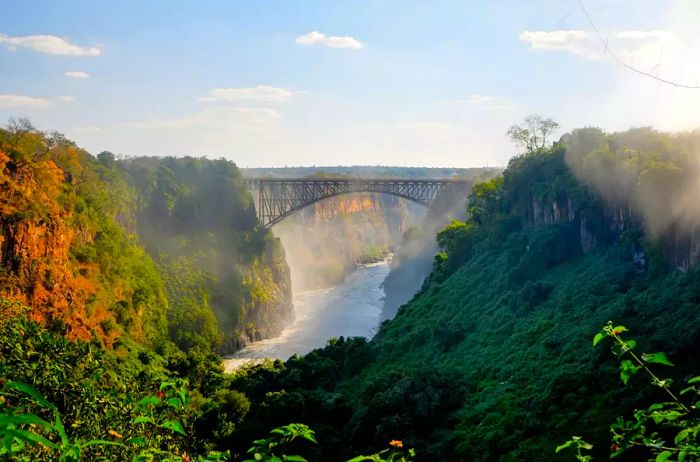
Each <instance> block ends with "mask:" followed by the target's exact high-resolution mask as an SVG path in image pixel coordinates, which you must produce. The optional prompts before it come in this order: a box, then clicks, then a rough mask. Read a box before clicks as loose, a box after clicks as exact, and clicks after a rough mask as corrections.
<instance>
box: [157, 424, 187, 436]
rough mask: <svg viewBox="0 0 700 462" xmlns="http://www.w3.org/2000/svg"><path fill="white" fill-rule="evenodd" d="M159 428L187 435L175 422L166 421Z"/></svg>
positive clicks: (180, 425)
mask: <svg viewBox="0 0 700 462" xmlns="http://www.w3.org/2000/svg"><path fill="white" fill-rule="evenodd" d="M160 426H161V427H162V428H165V429H166V430H170V431H171V432H175V433H179V434H181V435H187V433H185V429H184V428H183V427H182V424H181V423H180V422H178V421H177V420H166V421H165V422H163V423H162V424H161V425H160Z"/></svg>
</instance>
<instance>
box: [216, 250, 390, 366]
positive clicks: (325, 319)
mask: <svg viewBox="0 0 700 462" xmlns="http://www.w3.org/2000/svg"><path fill="white" fill-rule="evenodd" d="M388 273H389V263H388V262H386V261H385V262H381V263H376V264H373V265H368V266H363V267H358V268H357V270H355V271H354V272H353V273H351V274H350V275H348V277H347V278H345V281H344V282H343V283H342V284H340V285H338V286H336V287H332V288H330V289H320V290H313V291H308V292H301V293H299V294H295V295H294V310H295V313H296V319H295V321H294V322H293V323H292V324H291V325H290V326H289V327H287V328H286V329H285V330H284V331H282V334H281V335H280V336H279V337H275V338H271V339H267V340H262V341H260V342H253V343H251V344H249V345H248V346H246V347H245V348H244V349H243V350H241V351H239V352H237V353H235V354H233V355H231V356H227V357H225V358H224V366H225V367H226V370H227V371H231V370H233V369H235V368H237V367H240V366H241V365H243V364H246V363H249V362H260V361H261V360H262V359H264V358H270V359H282V360H286V359H289V357H290V356H292V355H294V354H300V355H303V354H306V353H308V352H310V351H311V350H313V349H315V348H319V347H322V346H324V345H325V344H326V342H327V341H328V339H329V338H331V337H340V336H343V337H367V338H371V337H372V336H373V335H374V334H375V333H376V331H377V327H378V326H379V319H380V314H381V311H382V302H383V298H384V290H383V289H382V287H381V284H382V282H383V281H384V279H385V278H386V276H387V274H388Z"/></svg>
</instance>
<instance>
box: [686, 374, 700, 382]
mask: <svg viewBox="0 0 700 462" xmlns="http://www.w3.org/2000/svg"><path fill="white" fill-rule="evenodd" d="M688 383H689V384H690V383H700V376H697V377H693V378H692V379H689V380H688Z"/></svg>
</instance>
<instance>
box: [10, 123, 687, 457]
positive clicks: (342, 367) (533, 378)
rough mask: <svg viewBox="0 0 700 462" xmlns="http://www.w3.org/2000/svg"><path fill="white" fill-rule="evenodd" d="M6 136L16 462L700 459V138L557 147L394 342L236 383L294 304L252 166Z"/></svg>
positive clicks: (490, 207) (317, 355)
mask: <svg viewBox="0 0 700 462" xmlns="http://www.w3.org/2000/svg"><path fill="white" fill-rule="evenodd" d="M0 134H1V135H2V136H1V137H0V152H2V156H0V161H1V162H2V163H3V164H2V165H3V170H2V175H3V176H2V178H0V180H1V181H2V186H3V189H2V191H1V192H0V199H1V201H0V205H1V206H2V207H3V214H2V220H3V221H2V223H1V225H2V252H3V253H2V257H3V263H4V266H3V269H2V273H1V274H0V276H1V278H0V282H2V285H1V286H0V288H1V289H2V291H1V292H0V295H1V296H2V300H3V301H2V303H0V377H2V378H3V379H2V391H0V396H1V397H2V398H1V399H0V442H1V445H0V451H3V452H0V457H5V456H8V455H10V454H11V455H10V456H8V457H9V458H10V459H13V458H14V459H18V458H19V459H20V460H22V459H21V458H24V459H25V460H37V461H43V460H46V461H48V460H57V459H59V458H61V457H62V458H63V460H66V461H69V460H146V461H147V460H168V459H171V460H178V458H179V460H185V461H187V460H198V459H199V460H207V459H206V458H207V457H208V458H209V459H210V460H211V459H213V460H217V459H218V460H224V459H225V458H227V457H229V454H230V458H232V459H233V460H250V459H251V458H252V459H253V460H270V461H279V460H289V461H301V460H309V461H334V460H353V461H363V460H368V461H408V460H413V459H414V458H415V459H416V460H473V461H488V460H502V461H521V460H528V461H550V460H562V461H564V460H570V458H571V453H570V452H568V451H569V450H570V449H572V448H573V449H575V450H576V451H577V455H576V457H578V458H579V460H593V459H602V458H608V457H610V456H611V453H612V455H615V456H616V457H619V460H639V459H640V458H645V457H649V455H650V454H652V455H653V456H654V457H656V460H658V461H664V460H674V461H676V460H678V461H682V460H685V461H691V460H696V459H697V457H696V456H697V445H698V434H699V433H700V432H699V431H698V421H697V409H695V407H696V406H697V403H695V402H694V401H697V393H698V388H697V387H698V386H697V383H698V382H697V378H696V377H694V376H693V375H692V374H695V373H697V354H698V351H699V347H700V337H699V335H700V334H699V333H700V316H698V312H697V310H698V306H699V305H700V267H698V266H697V265H694V264H695V263H696V262H697V261H698V259H699V258H700V255H699V254H698V246H697V236H698V220H697V218H696V217H697V216H698V214H697V213H696V212H697V211H696V210H695V207H696V204H697V201H693V200H689V199H688V196H686V194H687V191H688V190H691V191H692V190H693V189H692V188H693V187H694V185H695V183H693V180H694V179H695V181H696V180H697V176H695V177H693V174H694V173H697V170H696V169H697V166H696V165H695V164H693V162H694V161H696V160H697V158H698V157H697V156H698V147H699V146H700V133H694V134H679V135H666V134H661V133H657V132H654V131H652V130H647V129H640V130H631V131H629V132H625V133H617V134H611V135H606V134H604V133H602V132H600V131H599V130H597V129H582V130H576V131H574V132H572V133H571V134H567V135H565V136H564V137H563V138H562V140H561V141H560V142H559V143H555V144H554V145H553V146H552V147H551V148H543V147H542V146H541V145H540V143H541V142H539V141H538V142H536V143H535V145H533V146H534V147H533V148H532V149H529V152H528V153H527V154H525V155H522V156H518V157H516V158H514V159H513V160H512V161H511V162H510V164H509V166H508V168H507V169H506V170H505V171H504V172H503V175H502V176H499V177H497V178H493V179H489V181H487V182H484V183H481V184H479V185H477V186H475V187H474V188H473V190H472V193H471V195H470V201H469V205H468V208H467V210H466V212H467V214H466V219H464V220H461V221H459V220H458V221H454V222H452V223H451V224H449V225H448V226H447V227H445V228H444V229H442V230H441V231H440V232H439V233H438V234H437V243H438V245H439V247H440V249H439V253H438V254H437V255H436V256H435V259H434V261H433V270H432V273H431V275H430V276H429V277H428V279H427V280H426V281H425V282H424V283H423V285H422V287H420V288H419V290H418V292H417V294H416V295H415V297H414V298H413V299H412V300H411V301H410V302H409V303H407V304H406V305H404V306H403V307H402V308H401V309H400V310H399V312H398V314H397V316H396V317H395V319H393V320H391V321H387V322H385V323H384V324H382V326H381V328H380V331H379V333H378V334H377V336H376V337H375V338H374V339H373V340H372V341H367V340H365V339H362V338H351V339H345V338H337V339H331V340H329V342H328V344H327V346H326V347H324V348H322V349H318V350H315V351H313V352H311V353H310V354H308V355H306V356H304V357H292V358H291V359H289V360H288V361H287V362H284V363H283V362H280V361H266V362H264V363H263V364H261V365H257V366H247V367H244V368H242V369H240V370H237V371H236V372H235V373H234V374H232V375H227V374H224V373H223V370H222V365H221V361H220V359H219V357H218V356H217V355H216V354H215V353H214V348H215V345H217V344H218V343H219V342H220V341H221V340H222V338H223V339H224V341H228V342H229V346H231V345H233V344H235V343H236V342H237V341H238V339H240V338H243V337H247V338H256V336H259V335H261V333H260V329H261V328H263V327H264V326H268V327H269V326H275V325H279V322H278V321H279V320H280V319H279V318H275V317H274V316H283V311H282V312H280V310H279V305H280V303H282V304H283V303H284V294H285V293H287V290H288V286H286V285H285V281H286V280H287V279H286V278H288V274H287V270H286V266H285V264H284V258H283V253H282V249H281V247H280V245H279V242H278V241H276V240H274V239H273V238H272V237H271V236H270V235H269V234H268V233H265V232H262V231H261V230H259V229H257V227H256V222H255V220H254V215H252V213H251V209H250V204H249V202H248V201H247V196H246V195H245V193H244V191H243V190H242V189H241V188H242V186H241V179H240V175H239V174H238V172H237V170H236V168H235V166H233V164H230V163H228V162H225V161H205V160H201V159H192V158H185V159H155V160H154V159H132V160H117V159H115V158H114V156H111V155H110V154H108V153H103V154H101V155H100V156H98V158H97V159H95V158H92V157H91V156H89V155H88V154H87V153H84V152H83V151H80V150H79V149H77V148H75V146H74V145H72V144H71V143H70V142H68V141H66V140H64V139H63V138H61V137H59V136H57V135H56V136H47V135H44V134H41V133H38V132H36V131H33V130H32V129H30V128H27V127H25V126H16V127H10V128H9V129H8V130H4V131H2V132H0ZM78 167H80V168H78ZM601 168H602V170H603V171H609V172H615V174H616V177H615V178H622V179H624V181H622V182H621V184H620V185H619V187H615V188H613V189H608V187H609V186H610V184H611V183H610V182H606V181H607V180H609V179H611V178H610V177H606V176H601V175H597V174H594V173H596V172H599V171H601ZM67 173H70V175H67ZM604 180H605V181H604ZM609 191H610V194H607V192H609ZM651 192H655V193H656V195H658V197H653V196H654V195H653V194H651ZM650 194H651V195H650ZM694 197H697V196H694ZM660 204H670V205H668V206H667V207H666V209H668V210H666V209H664V208H663V207H661V206H660ZM227 207H228V208H227ZM657 219H658V220H661V221H660V222H658V223H657V221H656V220H657ZM412 234H416V233H415V232H412ZM61 236H63V237H61ZM409 238H410V235H409V236H408V237H407V239H409ZM142 245H143V248H142V247H141V246H142ZM144 248H145V249H146V250H143V249H144ZM231 263H233V264H231ZM417 289H418V288H417ZM11 300H14V301H11ZM17 300H19V301H20V302H21V303H20V302H17ZM24 305H29V308H25V307H24ZM228 307H232V308H231V309H229V308H228ZM610 319H615V320H617V321H618V322H620V323H622V324H624V325H625V326H628V327H629V328H630V330H633V331H634V332H637V333H638V334H639V339H638V340H637V341H636V342H635V341H632V340H629V339H627V338H626V337H623V336H622V334H623V332H624V331H625V330H624V329H625V328H622V327H621V326H614V325H606V322H607V321H608V320H610ZM601 325H606V327H605V328H604V330H603V331H602V332H600V334H599V335H598V336H596V340H595V341H596V343H599V342H603V341H605V342H607V341H609V340H612V343H613V345H614V349H615V351H616V353H617V354H618V356H619V357H620V365H619V367H618V366H617V365H616V364H615V363H614V361H612V360H611V358H610V357H609V355H607V354H605V353H604V352H602V351H600V349H592V348H591V346H590V338H591V336H592V335H593V334H595V332H598V331H599V327H600V326H601ZM261 326H263V327H261ZM272 329H273V328H272V327H270V330H269V331H268V332H272ZM73 340H75V341H73ZM637 351H658V352H661V351H663V352H665V354H661V353H654V354H646V355H644V354H637V353H636V352H637ZM668 358H673V363H674V364H675V367H673V368H669V369H668V374H666V375H665V376H664V377H665V378H663V379H662V378H660V377H662V376H661V375H659V374H657V373H656V372H655V369H652V368H651V365H654V366H659V367H664V366H668V364H669V363H670V361H669V359H668ZM618 370H619V374H620V377H621V378H622V380H623V382H624V383H621V382H620V380H619V379H618V378H617V375H618ZM642 372H645V373H649V374H652V375H650V377H651V378H652V380H651V383H648V382H646V381H644V380H640V379H641V377H643V374H642ZM674 383H675V384H683V386H685V385H686V384H687V385H688V386H687V387H685V388H684V389H683V390H682V391H681V392H677V391H676V388H675V385H673V384H674ZM620 415H625V416H629V415H632V416H633V418H632V419H630V420H626V419H620V420H618V416H620ZM290 422H296V423H292V424H290ZM611 422H613V425H612V430H613V435H612V443H613V446H612V448H611V446H610V428H611V427H610V423H611ZM270 429H274V430H272V432H271V431H270ZM311 429H313V431H312V430H311ZM571 435H577V437H576V438H573V439H572V438H571ZM567 440H568V443H564V446H565V447H563V448H562V447H561V446H562V445H561V443H562V442H565V441H567ZM251 441H252V442H253V443H252V447H251V443H250V442H251ZM387 445H388V446H389V447H387ZM404 446H405V447H406V448H415V451H413V449H410V450H409V449H404ZM557 447H559V448H560V450H559V452H555V451H556V449H557ZM248 448H250V451H248ZM296 454H301V456H299V455H296ZM357 454H369V455H367V456H357ZM8 457H5V458H8Z"/></svg>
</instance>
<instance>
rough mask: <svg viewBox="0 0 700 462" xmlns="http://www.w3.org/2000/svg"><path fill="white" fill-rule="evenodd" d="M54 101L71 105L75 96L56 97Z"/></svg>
mask: <svg viewBox="0 0 700 462" xmlns="http://www.w3.org/2000/svg"><path fill="white" fill-rule="evenodd" d="M56 99H57V100H59V101H63V102H64V103H72V102H73V101H75V96H57V97H56Z"/></svg>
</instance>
